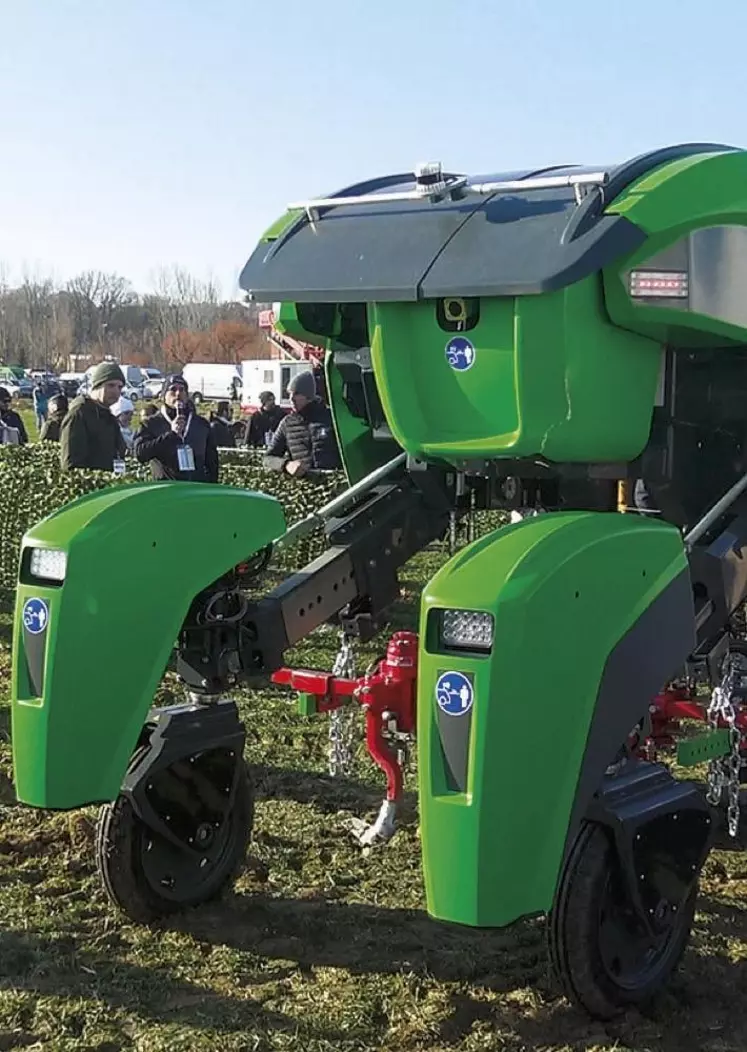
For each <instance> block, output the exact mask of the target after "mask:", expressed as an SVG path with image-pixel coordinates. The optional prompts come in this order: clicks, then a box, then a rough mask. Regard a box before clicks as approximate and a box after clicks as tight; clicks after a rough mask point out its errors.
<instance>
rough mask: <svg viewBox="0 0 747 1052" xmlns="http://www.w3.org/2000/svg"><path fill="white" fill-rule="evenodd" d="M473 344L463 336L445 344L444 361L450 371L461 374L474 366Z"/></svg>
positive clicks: (474, 352)
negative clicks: (449, 367)
mask: <svg viewBox="0 0 747 1052" xmlns="http://www.w3.org/2000/svg"><path fill="white" fill-rule="evenodd" d="M475 354H476V351H475V347H474V344H472V343H470V341H469V340H468V339H467V338H466V337H464V336H455V337H454V338H453V339H451V340H449V342H448V343H447V344H446V361H447V362H448V363H449V365H450V366H451V368H452V369H456V371H457V372H459V373H463V372H466V370H467V369H471V368H472V366H473V365H474V364H475Z"/></svg>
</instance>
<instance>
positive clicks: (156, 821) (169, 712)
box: [121, 699, 246, 857]
mask: <svg viewBox="0 0 747 1052" xmlns="http://www.w3.org/2000/svg"><path fill="white" fill-rule="evenodd" d="M148 725H149V726H152V727H153V730H152V733H151V734H150V736H149V739H148V740H147V744H145V745H144V746H143V747H142V748H141V749H140V750H138V752H136V754H135V757H134V758H133V761H132V763H131V765H130V767H129V769H128V771H127V774H126V775H125V779H124V782H123V784H122V790H121V792H122V794H123V795H124V796H126V797H127V798H128V799H129V801H130V804H131V806H132V809H133V811H134V812H135V814H136V815H137V817H138V818H139V819H140V820H141V821H142V822H143V823H144V824H145V825H146V826H147V827H148V828H149V829H150V830H152V831H153V832H154V833H156V834H158V835H159V836H161V837H163V838H164V839H165V840H167V841H168V842H169V843H171V844H173V845H174V846H175V847H178V848H179V849H180V850H182V851H184V852H187V853H191V854H194V855H195V856H197V857H199V856H200V855H202V852H201V851H200V850H199V848H198V847H193V846H192V845H190V844H189V843H188V842H186V841H185V840H183V839H182V838H181V837H179V836H178V835H177V834H176V833H175V832H174V829H173V828H172V827H170V826H169V824H168V821H167V819H166V816H165V815H162V814H161V813H160V812H159V811H158V809H157V808H156V807H155V806H154V805H153V803H152V800H151V792H150V790H151V784H152V782H153V779H154V778H156V777H157V775H158V774H159V772H162V771H165V770H166V769H167V768H169V767H171V766H172V765H173V764H175V763H177V762H182V761H184V760H185V758H187V757H190V756H198V755H201V754H205V753H209V752H211V751H215V750H222V751H225V752H226V753H227V755H228V757H229V759H230V760H232V761H233V780H232V785H231V789H230V792H229V793H228V795H227V796H225V798H224V799H222V800H221V804H222V807H221V810H222V811H223V812H224V815H225V816H227V815H229V814H230V812H231V809H232V807H233V801H234V798H235V795H236V787H237V784H238V776H239V771H240V764H241V762H242V757H243V753H244V742H245V740H246V730H245V728H244V724H243V723H242V722H241V719H240V718H239V713H238V709H237V708H236V705H235V703H234V702H233V701H230V700H227V699H226V700H222V701H216V702H212V703H210V704H205V705H200V704H191V705H175V706H170V707H168V708H163V709H154V710H152V711H151V713H150V716H149V718H148Z"/></svg>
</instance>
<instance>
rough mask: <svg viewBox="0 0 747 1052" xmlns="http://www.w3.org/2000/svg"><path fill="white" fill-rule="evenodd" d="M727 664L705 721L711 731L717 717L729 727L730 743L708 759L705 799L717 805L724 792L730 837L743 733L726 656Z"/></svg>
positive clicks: (733, 831)
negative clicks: (725, 750) (723, 752)
mask: <svg viewBox="0 0 747 1052" xmlns="http://www.w3.org/2000/svg"><path fill="white" fill-rule="evenodd" d="M727 662H728V663H727V666H726V669H725V671H724V675H723V677H722V679H721V683H720V684H719V685H718V686H717V687H714V689H713V693H712V695H711V701H710V704H709V706H708V722H709V724H710V726H711V727H712V729H713V730H716V729H717V728H718V726H719V720H723V721H724V723H725V724H726V726H727V727H728V728H729V742H730V745H731V751H730V753H729V755H728V756H721V757H718V759H715V760H711V762H710V763H709V765H708V792H707V793H706V798H707V800H708V803H709V804H711V805H712V806H714V807H716V806H717V805H718V804H720V803H721V800H722V797H723V793H724V790H726V791H727V794H728V800H729V807H728V811H727V820H728V826H729V836H730V837H735V836H736V835H737V831H738V829H739V789H740V777H739V775H740V772H741V769H742V756H741V752H740V745H741V742H742V734H741V731H740V730H739V728H738V727H737V725H736V718H737V713H736V710H735V708H734V700H733V698H734V677H735V669H734V663H733V661H730V660H729V658H728V657H727Z"/></svg>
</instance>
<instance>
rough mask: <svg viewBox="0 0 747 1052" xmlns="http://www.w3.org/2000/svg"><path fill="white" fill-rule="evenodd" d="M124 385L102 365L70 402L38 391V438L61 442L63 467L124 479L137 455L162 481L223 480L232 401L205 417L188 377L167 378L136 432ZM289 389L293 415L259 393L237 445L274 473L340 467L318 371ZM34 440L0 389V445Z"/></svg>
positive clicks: (110, 366)
mask: <svg viewBox="0 0 747 1052" xmlns="http://www.w3.org/2000/svg"><path fill="white" fill-rule="evenodd" d="M124 387H125V377H124V374H123V372H122V370H121V369H120V367H119V366H118V365H116V364H115V363H114V362H102V363H101V364H100V365H99V366H97V368H96V369H95V371H94V373H93V375H92V378H91V384H90V388H89V389H88V391H87V392H86V393H85V394H82V395H79V396H78V397H77V398H75V399H74V400H73V401H72V402H68V399H67V398H66V396H65V395H55V396H54V397H52V398H50V399H49V400H48V401H47V399H46V398H44V397H43V396H42V395H41V393H40V392H39V394H38V395H37V392H36V391H35V392H34V416H35V419H36V425H37V429H38V431H39V440H40V441H42V442H56V443H58V445H59V457H60V466H61V468H62V469H63V470H65V471H71V470H75V469H78V468H84V469H85V468H87V469H93V470H99V471H111V472H114V473H115V474H122V473H124V472H125V471H126V458H128V457H134V458H135V459H136V460H137V461H139V462H140V463H141V464H148V465H149V466H150V470H151V475H152V477H153V478H154V479H156V480H181V481H188V482H217V481H218V473H219V449H221V448H232V447H235V446H236V445H237V441H236V435H235V431H234V425H233V422H232V419H231V415H232V414H231V406H230V403H229V402H219V403H218V405H217V406H216V410H215V412H214V413H213V414H212V416H211V418H210V419H207V418H206V417H204V416H201V415H200V414H199V413H198V412H197V410H196V408H195V405H194V402H193V401H192V400H191V399H190V395H189V387H188V384H187V382H186V380H185V379H184V377H183V376H182V375H181V374H180V373H172V374H170V375H169V376H167V377H166V381H165V384H164V389H163V396H162V404H161V406H160V407H156V406H155V405H152V404H149V405H147V406H145V407H144V408H143V409H142V410H141V411H140V419H139V426H138V427H135V426H134V420H135V406H134V405H133V403H132V402H131V401H130V399H128V398H126V397H125V396H124V395H123V390H124ZM288 390H289V395H290V401H291V405H292V408H291V409H290V411H286V410H284V409H282V408H281V407H280V406H278V405H277V404H276V402H275V398H274V395H273V394H272V393H271V392H270V391H264V392H263V393H262V394H261V395H260V409H259V410H258V411H257V412H255V413H253V414H252V415H251V416H250V417H249V419H248V421H247V422H246V425H245V427H244V428H243V435H241V436H240V437H239V443H238V444H243V445H246V446H251V447H253V448H256V449H262V450H264V465H265V467H266V468H267V469H268V470H270V471H282V472H286V473H287V474H288V475H292V476H298V477H300V476H309V475H313V474H314V473H315V472H319V471H331V470H336V469H338V468H339V467H340V466H341V460H340V453H339V448H338V444H337V438H336V435H335V430H334V426H333V421H332V414H331V411H330V409H329V406H328V405H327V404H326V402H325V401H324V399H323V397H321V395H320V394H319V391H318V387H317V381H316V377H315V375H314V373H313V372H312V371H311V370H308V371H306V372H302V373H299V374H298V375H297V376H295V377H294V378H293V380H292V381H291V383H290V385H289V389H288ZM28 440H29V439H28V434H27V431H26V428H25V427H24V424H23V420H22V418H21V416H20V415H19V414H18V413H17V412H16V411H15V410H14V409H13V408H12V405H11V398H10V395H9V393H8V391H7V390H5V389H4V388H0V444H14V445H25V444H26V443H27V442H28Z"/></svg>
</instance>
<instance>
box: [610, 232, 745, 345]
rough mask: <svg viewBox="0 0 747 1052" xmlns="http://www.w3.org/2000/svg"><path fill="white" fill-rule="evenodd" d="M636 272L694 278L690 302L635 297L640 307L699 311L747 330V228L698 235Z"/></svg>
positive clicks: (648, 260) (673, 247) (689, 285)
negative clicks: (669, 273)
mask: <svg viewBox="0 0 747 1052" xmlns="http://www.w3.org/2000/svg"><path fill="white" fill-rule="evenodd" d="M633 269H634V270H636V271H661V272H665V273H666V272H683V273H686V274H687V275H688V295H687V296H686V297H681V298H680V297H671V298H670V297H661V296H654V297H651V296H638V297H632V302H633V303H634V304H635V305H636V306H645V307H665V308H666V309H667V310H679V311H694V312H696V313H698V314H705V315H706V316H707V317H709V318H714V319H716V320H718V321H723V322H727V323H728V324H730V325H739V326H742V327H745V328H747V296H746V295H745V289H747V227H744V226H737V225H724V226H712V227H702V228H700V229H699V230H693V231H692V232H691V233H690V234H687V235H686V236H685V237H683V238H680V240H679V241H677V242H675V244H674V245H671V246H670V247H669V248H667V249H665V250H664V251H663V252H658V253H657V254H656V255H655V256H652V257H651V258H650V259H647V260H646V261H645V262H644V263H643V264H642V265H640V266H637V267H635V268H633ZM628 279H629V273H628V274H627V275H626V280H628ZM629 287H630V286H629V280H628V288H629Z"/></svg>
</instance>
